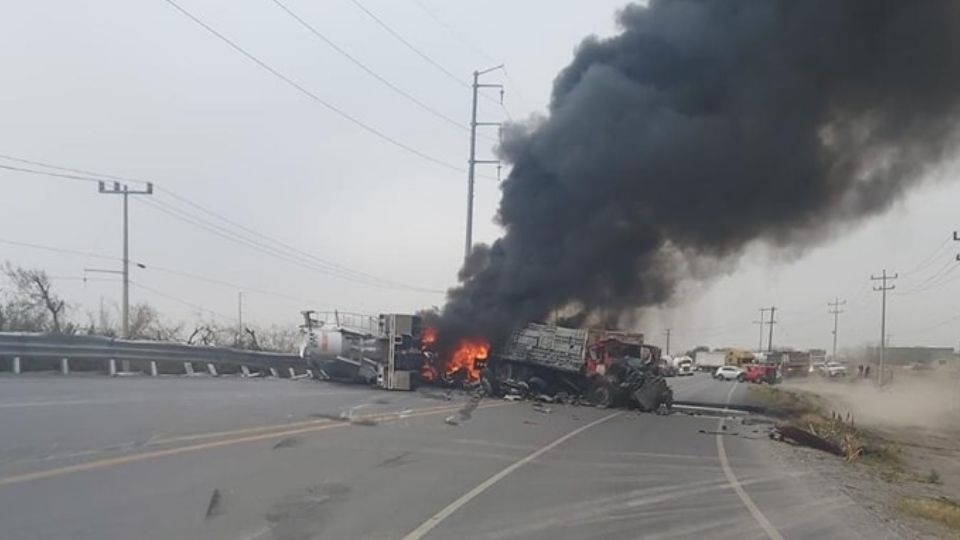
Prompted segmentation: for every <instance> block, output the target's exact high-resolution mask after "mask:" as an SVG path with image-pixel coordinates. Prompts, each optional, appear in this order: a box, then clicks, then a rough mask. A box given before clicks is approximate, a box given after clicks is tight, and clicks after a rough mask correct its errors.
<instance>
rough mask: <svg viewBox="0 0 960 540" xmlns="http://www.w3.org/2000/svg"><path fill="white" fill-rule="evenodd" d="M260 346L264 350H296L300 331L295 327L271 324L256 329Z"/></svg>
mask: <svg viewBox="0 0 960 540" xmlns="http://www.w3.org/2000/svg"><path fill="white" fill-rule="evenodd" d="M257 336H258V337H259V338H260V340H259V345H260V348H261V349H263V350H265V351H275V352H296V351H297V348H298V347H299V345H300V331H299V330H298V329H297V328H296V327H287V326H278V325H273V326H269V327H267V328H261V329H259V330H258V331H257Z"/></svg>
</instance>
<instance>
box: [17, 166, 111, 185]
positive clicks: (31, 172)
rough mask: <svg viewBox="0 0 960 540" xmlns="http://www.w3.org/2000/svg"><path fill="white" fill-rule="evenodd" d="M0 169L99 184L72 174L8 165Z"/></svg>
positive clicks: (96, 181)
mask: <svg viewBox="0 0 960 540" xmlns="http://www.w3.org/2000/svg"><path fill="white" fill-rule="evenodd" d="M0 169H6V170H8V171H17V172H25V173H29V174H40V175H43V176H52V177H54V178H64V179H67V180H80V181H83V182H93V183H99V182H100V181H99V180H97V179H96V178H85V177H83V176H75V175H72V174H62V173H55V172H49V171H38V170H36V169H25V168H23V167H12V166H10V165H0Z"/></svg>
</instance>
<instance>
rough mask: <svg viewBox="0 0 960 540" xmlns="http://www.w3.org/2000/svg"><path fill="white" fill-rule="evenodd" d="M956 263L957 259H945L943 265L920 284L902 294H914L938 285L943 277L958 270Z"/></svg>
mask: <svg viewBox="0 0 960 540" xmlns="http://www.w3.org/2000/svg"><path fill="white" fill-rule="evenodd" d="M956 263H957V261H956V260H954V259H952V258H951V259H949V260H947V261H945V262H944V263H943V265H942V266H941V267H940V268H939V269H938V270H937V271H936V272H934V273H933V274H931V275H930V276H927V278H926V279H925V280H923V281H921V282H920V283H919V284H917V285H915V286H914V287H913V288H911V289H909V290H907V291H904V292H902V293H900V295H903V296H906V295H912V294H916V293H919V292H923V291H926V290H928V289H930V288H932V287H934V286H936V285H937V284H938V283H940V282H941V281H940V280H941V279H942V278H945V277H946V276H948V275H949V274H950V273H951V272H953V271H954V270H956V267H957V264H956Z"/></svg>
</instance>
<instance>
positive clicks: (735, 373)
mask: <svg viewBox="0 0 960 540" xmlns="http://www.w3.org/2000/svg"><path fill="white" fill-rule="evenodd" d="M713 378H714V379H718V380H721V381H734V380H736V381H742V380H743V370H742V369H740V368H738V367H737V366H720V367H718V368H717V371H715V372H713Z"/></svg>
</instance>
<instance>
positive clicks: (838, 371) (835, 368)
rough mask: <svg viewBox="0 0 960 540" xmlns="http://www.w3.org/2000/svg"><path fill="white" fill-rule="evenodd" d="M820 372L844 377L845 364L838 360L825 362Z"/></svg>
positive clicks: (845, 371) (829, 375)
mask: <svg viewBox="0 0 960 540" xmlns="http://www.w3.org/2000/svg"><path fill="white" fill-rule="evenodd" d="M821 373H823V374H824V375H826V376H827V377H846V376H847V366H845V365H843V364H841V363H840V362H827V363H826V364H824V365H823V368H822V371H821Z"/></svg>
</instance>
